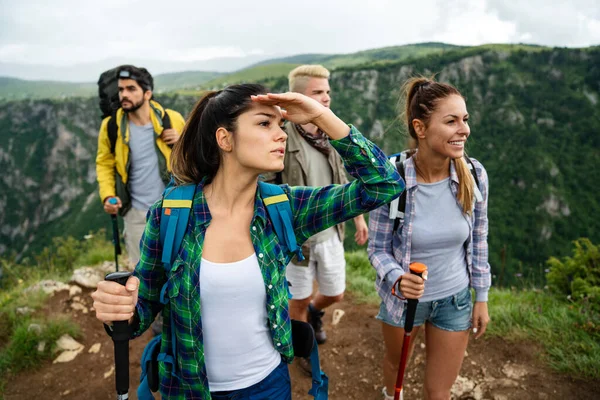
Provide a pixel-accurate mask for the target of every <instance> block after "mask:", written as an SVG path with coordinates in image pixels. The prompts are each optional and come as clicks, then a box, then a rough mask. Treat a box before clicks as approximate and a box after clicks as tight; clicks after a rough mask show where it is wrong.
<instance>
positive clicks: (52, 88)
mask: <svg viewBox="0 0 600 400" xmlns="http://www.w3.org/2000/svg"><path fill="white" fill-rule="evenodd" d="M220 75H222V74H221V73H219V72H206V71H185V72H174V73H169V74H159V75H156V76H155V77H154V87H155V88H156V93H163V92H167V91H173V90H177V89H182V88H198V87H199V86H200V85H201V84H203V83H205V82H206V81H209V80H211V79H215V78H216V77H218V76H220ZM97 94H98V85H97V84H96V83H95V82H85V83H74V82H58V81H27V80H24V79H16V78H6V77H1V76H0V101H2V100H5V101H6V100H8V101H12V100H25V99H65V98H69V97H93V96H97Z"/></svg>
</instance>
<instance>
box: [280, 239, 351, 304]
mask: <svg viewBox="0 0 600 400" xmlns="http://www.w3.org/2000/svg"><path fill="white" fill-rule="evenodd" d="M309 258H310V261H309V262H308V266H299V265H296V264H294V263H290V264H289V265H288V266H287V272H286V278H287V280H288V281H289V282H290V292H291V293H292V299H297V300H303V299H306V298H308V297H310V296H311V295H312V292H313V280H314V279H316V280H317V283H318V284H319V292H320V293H321V294H323V295H325V296H328V297H334V296H338V295H340V294H342V293H344V290H346V259H345V258H344V244H343V243H342V242H341V241H340V238H339V237H338V235H337V233H336V234H334V235H332V236H331V238H329V239H327V240H325V241H324V242H321V243H317V244H313V245H311V246H310V257H309Z"/></svg>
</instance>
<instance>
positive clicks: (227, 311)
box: [200, 254, 281, 392]
mask: <svg viewBox="0 0 600 400" xmlns="http://www.w3.org/2000/svg"><path fill="white" fill-rule="evenodd" d="M200 301H201V307H202V308H201V312H202V332H203V336H204V340H203V342H204V361H205V364H206V372H207V376H208V386H209V389H210V391H211V392H215V391H224V390H237V389H243V388H247V387H249V386H252V385H254V384H255V383H258V382H260V381H262V380H263V379H264V378H266V377H267V376H268V375H269V374H270V373H271V372H272V371H273V370H274V369H275V368H276V367H277V366H278V365H279V363H280V362H281V356H280V354H279V353H278V352H277V350H275V347H274V346H273V341H272V339H271V334H270V331H269V327H268V321H267V293H266V290H265V284H264V282H263V278H262V274H261V271H260V266H259V265H258V259H257V258H256V254H252V255H251V256H250V257H248V258H246V259H244V260H241V261H236V262H233V263H213V262H210V261H208V260H205V259H204V258H203V259H202V261H201V264H200Z"/></svg>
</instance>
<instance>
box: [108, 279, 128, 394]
mask: <svg viewBox="0 0 600 400" xmlns="http://www.w3.org/2000/svg"><path fill="white" fill-rule="evenodd" d="M130 276H131V272H129V271H120V272H112V273H110V274H108V275H106V277H105V278H104V279H105V280H107V281H111V282H117V283H118V284H120V285H123V286H125V284H126V283H127V279H129V277H130ZM129 338H130V330H129V322H128V321H114V322H113V326H112V340H113V343H114V347H115V386H116V389H117V400H126V399H128V398H129Z"/></svg>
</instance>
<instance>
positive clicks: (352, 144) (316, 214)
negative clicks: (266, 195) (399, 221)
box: [134, 127, 404, 400]
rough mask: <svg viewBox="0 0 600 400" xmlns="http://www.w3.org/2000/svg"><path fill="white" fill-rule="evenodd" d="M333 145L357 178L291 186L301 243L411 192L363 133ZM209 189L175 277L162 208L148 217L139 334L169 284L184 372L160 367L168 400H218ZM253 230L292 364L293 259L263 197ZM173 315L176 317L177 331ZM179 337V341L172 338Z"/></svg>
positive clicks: (167, 326)
mask: <svg viewBox="0 0 600 400" xmlns="http://www.w3.org/2000/svg"><path fill="white" fill-rule="evenodd" d="M331 144H332V146H333V147H334V148H335V149H336V150H337V152H338V153H339V154H340V155H341V156H342V158H343V160H344V163H345V164H346V168H347V170H348V172H349V173H350V174H351V175H352V176H354V177H356V178H357V179H356V180H355V181H353V182H351V183H348V184H346V185H331V186H327V187H324V188H312V187H290V186H287V185H283V189H284V191H285V192H286V194H287V195H288V198H289V199H290V204H291V208H292V213H293V216H294V231H295V233H296V238H297V240H298V243H299V244H301V243H303V242H304V241H306V239H308V238H309V237H310V236H312V235H314V234H315V233H317V232H319V231H322V230H324V229H326V228H328V227H330V226H334V225H336V224H339V223H340V222H343V221H345V220H348V219H350V218H353V217H355V216H357V215H360V214H363V213H366V212H369V211H370V210H373V209H375V208H376V207H379V206H381V205H382V204H384V203H388V202H390V201H392V200H393V199H394V198H396V197H398V196H399V195H400V193H401V192H402V190H404V182H403V180H402V178H400V175H399V174H398V172H397V171H396V169H395V167H394V166H393V165H392V164H391V163H390V162H389V161H388V160H387V158H386V156H385V154H383V152H382V151H381V150H380V149H379V148H378V147H377V146H375V145H374V144H373V143H371V142H370V141H369V140H367V139H366V138H365V137H363V136H362V135H361V134H360V132H358V130H356V128H354V127H351V130H350V135H349V136H347V137H345V138H343V139H340V140H332V141H331ZM202 188H203V182H201V183H200V184H199V185H198V187H197V189H196V195H195V198H194V201H193V206H192V207H193V209H192V213H191V215H190V220H189V224H188V228H187V231H186V234H185V236H184V239H183V243H182V246H181V250H180V252H179V254H178V255H177V258H176V260H175V262H174V263H173V268H172V270H171V271H170V273H169V274H168V276H166V274H165V271H164V269H163V266H162V263H161V253H162V248H161V244H160V237H159V230H160V217H161V202H160V201H159V202H157V203H156V204H154V205H153V206H152V207H151V208H150V210H149V211H148V222H147V224H146V230H145V232H144V235H143V237H142V243H141V257H140V262H139V264H138V266H137V267H136V270H135V276H137V277H138V278H139V279H140V287H139V298H138V304H137V307H136V313H137V317H138V319H139V328H137V329H136V331H135V332H134V336H138V335H140V334H141V333H142V332H144V331H145V330H146V329H147V328H148V327H149V326H150V324H151V323H152V321H153V320H154V316H155V315H156V313H157V312H158V310H159V309H160V303H159V299H160V292H161V289H162V287H163V284H165V283H166V284H167V293H168V297H169V303H168V304H167V305H166V306H165V308H164V311H163V313H164V315H163V316H164V328H163V333H162V343H161V351H165V350H167V349H171V344H172V342H171V341H172V340H175V343H176V347H177V354H176V357H175V363H176V366H177V367H176V371H171V366H170V365H169V364H165V363H163V362H159V374H160V392H161V395H162V397H163V399H202V400H207V399H210V398H211V396H210V391H209V386H208V379H207V376H206V366H205V360H204V347H203V340H202V315H201V306H200V281H199V280H200V260H201V257H202V245H203V242H204V235H205V232H206V229H207V227H208V225H209V223H210V220H211V215H210V211H209V209H208V205H207V203H206V198H205V197H204V193H203V190H202ZM249 229H250V234H251V238H252V244H253V245H254V249H255V252H256V255H257V257H258V262H259V265H260V269H261V273H262V276H263V280H264V285H265V291H266V298H267V301H266V307H267V316H268V321H267V322H268V324H269V328H270V331H271V338H272V340H273V346H274V347H275V349H277V351H279V353H281V355H282V357H283V359H285V360H286V361H288V362H291V360H292V359H293V356H294V353H293V348H292V340H291V323H290V318H289V314H288V294H287V289H286V284H285V282H286V281H285V267H286V266H287V265H288V263H289V262H290V260H291V258H292V256H293V254H292V253H285V252H284V251H283V250H282V248H281V247H280V245H279V240H278V238H277V235H276V233H275V230H274V227H273V225H272V224H271V221H270V220H269V218H268V215H267V211H266V209H265V206H264V204H263V201H262V199H261V198H260V195H259V193H258V190H257V194H256V198H255V203H254V216H253V218H252V222H251V225H250V227H249ZM169 312H171V313H172V314H173V325H174V326H173V327H171V320H170V318H169ZM172 331H173V332H174V334H175V335H174V336H175V337H172V336H173V335H172V334H171V332H172ZM232 362H235V360H232Z"/></svg>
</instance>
